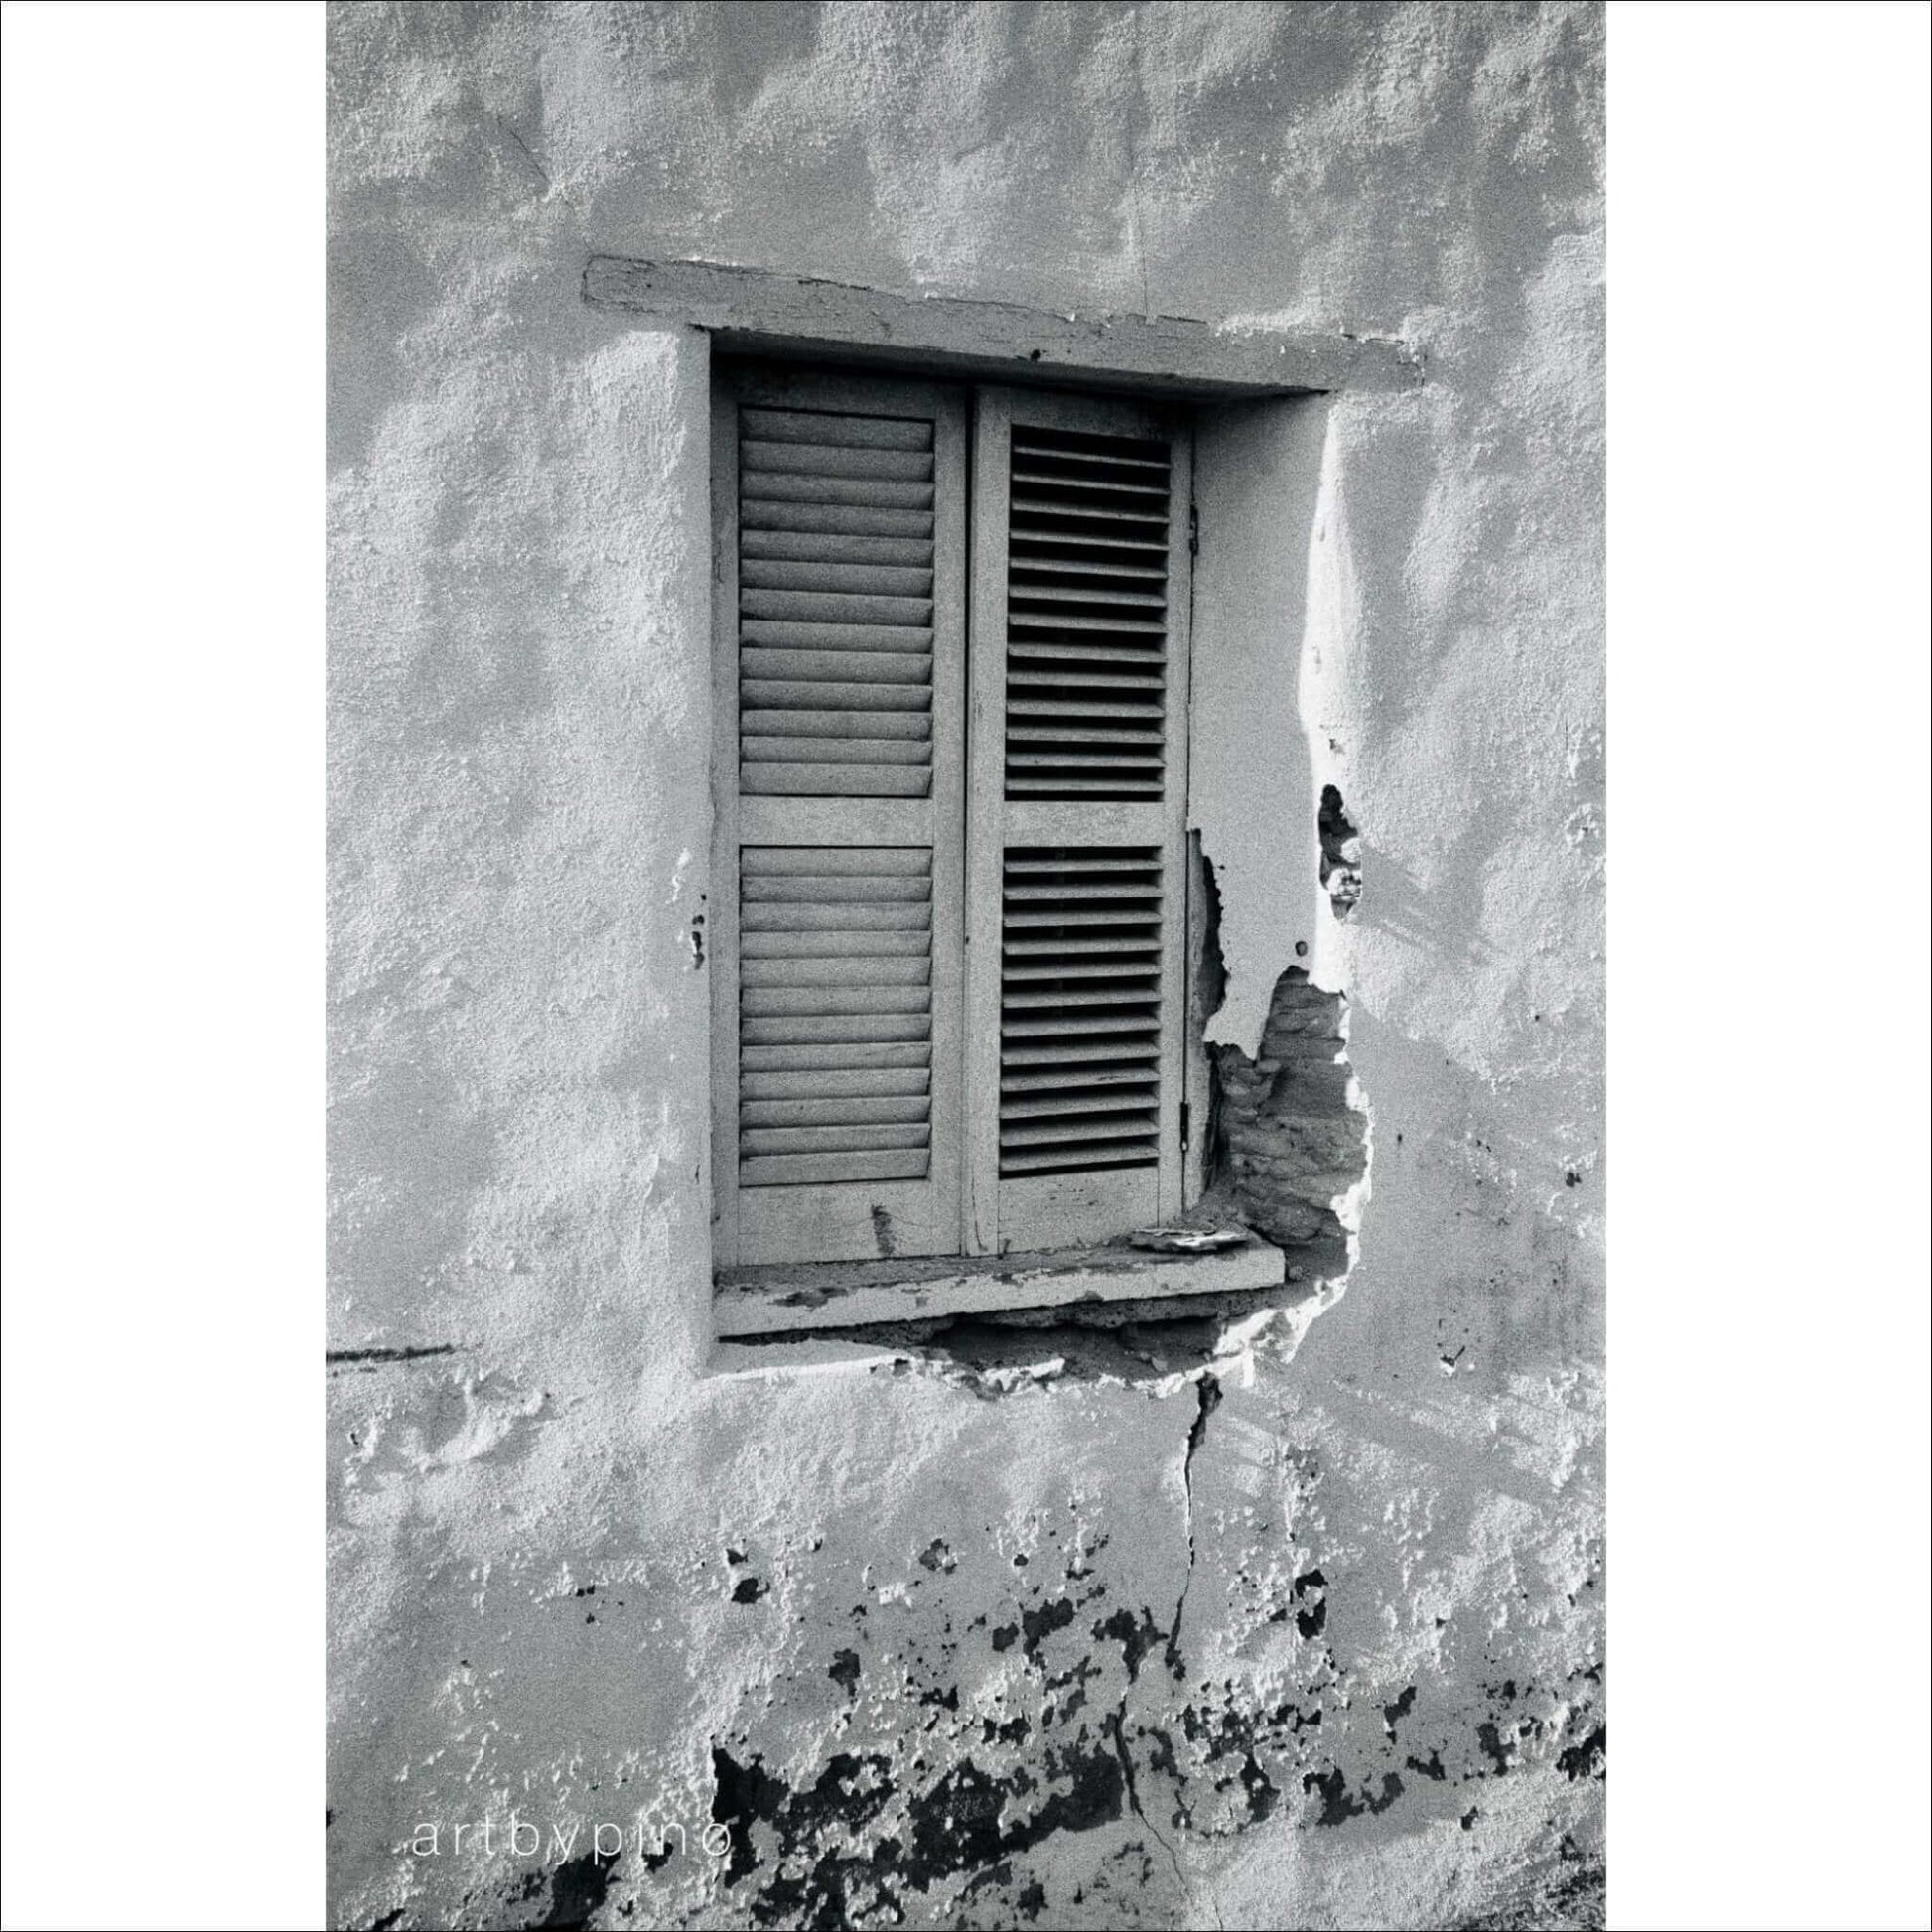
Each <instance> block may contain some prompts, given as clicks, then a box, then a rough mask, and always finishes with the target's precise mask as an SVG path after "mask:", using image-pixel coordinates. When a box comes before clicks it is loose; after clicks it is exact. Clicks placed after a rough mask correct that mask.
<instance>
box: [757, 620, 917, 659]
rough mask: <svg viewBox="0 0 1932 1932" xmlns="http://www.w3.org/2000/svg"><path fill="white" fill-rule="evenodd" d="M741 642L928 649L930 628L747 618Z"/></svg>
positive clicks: (779, 646) (782, 646) (794, 647)
mask: <svg viewBox="0 0 1932 1932" xmlns="http://www.w3.org/2000/svg"><path fill="white" fill-rule="evenodd" d="M739 641H740V643H742V644H759V645H764V646H768V647H770V648H773V649H777V650H900V651H903V650H912V651H920V650H930V649H931V648H932V631H931V628H930V626H928V625H926V624H921V623H814V622H811V621H808V620H803V619H795V618H791V619H786V618H778V619H772V618H747V619H746V620H745V621H744V623H743V624H742V625H741V626H740V629H739Z"/></svg>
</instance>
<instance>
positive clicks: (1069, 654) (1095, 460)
mask: <svg viewBox="0 0 1932 1932" xmlns="http://www.w3.org/2000/svg"><path fill="white" fill-rule="evenodd" d="M713 484H714V530H715V538H716V544H717V555H716V560H715V561H716V576H717V592H718V594H717V599H716V612H717V631H716V639H715V644H716V690H715V713H716V719H717V739H716V744H715V748H714V772H715V778H714V782H715V787H716V797H715V805H716V827H717V849H716V851H715V854H714V865H713V880H714V892H713V900H712V907H711V917H712V947H711V959H712V964H713V967H714V981H713V988H714V990H713V999H714V1010H713V1039H714V1049H713V1050H714V1068H713V1076H714V1078H713V1091H714V1097H715V1098H714V1104H715V1107H716V1114H717V1118H716V1126H715V1161H714V1177H715V1198H716V1206H717V1229H716V1238H715V1244H714V1248H715V1257H716V1260H717V1262H718V1264H719V1265H720V1266H721V1267H737V1268H744V1267H752V1266H758V1265H760V1264H773V1263H810V1262H838V1261H858V1260H877V1259H878V1258H879V1257H881V1256H904V1257H915V1256H935V1255H966V1256H971V1255H999V1254H1006V1253H1009V1252H1027V1253H1031V1252H1037V1251H1041V1250H1049V1249H1054V1248H1061V1247H1067V1246H1073V1245H1079V1244H1087V1243H1095V1242H1101V1241H1105V1240H1107V1239H1109V1238H1110V1237H1114V1236H1117V1235H1120V1234H1123V1233H1125V1232H1126V1231H1128V1230H1130V1229H1132V1228H1135V1227H1137V1226H1141V1225H1143V1224H1146V1223H1149V1222H1154V1221H1158V1220H1161V1219H1163V1218H1171V1217H1173V1216H1175V1215H1177V1214H1179V1213H1180V1212H1181V1211H1182V1208H1183V1200H1182V1186H1183V1179H1182V1176H1183V1135H1184V1132H1185V1123H1186V1120H1187V1111H1186V1108H1185V1104H1184V1103H1185V1095H1184V1093H1183V1082H1184V1079H1185V1077H1186V1068H1187V1064H1188V1058H1189V1056H1188V1052H1187V1045H1186V1040H1185V1036H1184V1025H1185V1016H1186V1012H1187V1006H1188V1001H1187V996H1186V986H1185V962H1186V954H1187V933H1188V903H1187V901H1188V892H1189V876H1188V866H1187V837H1186V821H1185V814H1186V798H1187V785H1186V759H1187V729H1186V721H1187V686H1188V623H1187V620H1188V608H1189V563H1190V558H1189V550H1190V541H1189V532H1190V521H1191V505H1192V486H1191V435H1190V431H1189V427H1188V423H1187V419H1186V416H1185V414H1184V413H1183V412H1180V411H1177V410H1164V409H1160V408H1156V407H1150V406H1146V405H1144V404H1142V403H1140V402H1138V401H1134V400H1129V399H1126V398H1121V397H1113V396H1085V395H1071V394H1062V393H1059V392H1056V391H1050V390H1046V389H1020V388H1004V387H987V386H979V387H970V388H969V387H965V386H959V385H952V384H942V383H926V382H908V381H902V380H897V379H886V378H873V377H863V376H853V377H843V376H833V375H808V374H801V373H795V372H785V371H766V370H754V369H751V368H749V367H737V368H728V369H721V372H720V376H719V380H718V390H717V402H716V409H715V441H714V452H713Z"/></svg>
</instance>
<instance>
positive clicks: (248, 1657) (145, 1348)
mask: <svg viewBox="0 0 1932 1932" xmlns="http://www.w3.org/2000/svg"><path fill="white" fill-rule="evenodd" d="M323 26H324V22H323V15H322V11H321V9H320V8H310V7H296V6H278V5H270V6H239V5H236V6H211V7H175V6H160V5H142V6H111V7H110V6H100V7H96V6H76V7H67V6H51V7H50V6H27V5H16V6H9V7H8V8H7V9H6V13H5V17H4V35H5V45H4V60H3V61H0V84H4V106H3V107H0V130H3V132H4V143H5V149H4V157H3V158H0V159H3V163H4V176H3V177H0V179H3V180H4V195H5V207H4V216H3V220H4V244H5V251H6V261H5V279H4V305H5V308H4V321H3V327H4V352H5V408H4V414H3V415H0V436H4V464H5V483H4V488H5V501H4V531H5V546H6V554H5V572H4V579H0V594H3V595H4V624H5V652H6V655H5V698H4V707H3V708H0V731H3V732H4V765H3V766H0V776H3V782H4V883H5V893H6V918H5V926H4V987H5V1001H6V1043H5V1055H4V1060H3V1061H0V1067H3V1069H4V1081H5V1128H4V1136H5V1139H4V1163H5V1181H6V1214H5V1220H4V1278H5V1292H6V1306H5V1347H4V1354H3V1355H0V1366H3V1372H4V1378H5V1390H4V1395H5V1406H4V1424H5V1443H4V1480H5V1496H4V1523H5V1533H6V1539H7V1560H6V1564H5V1569H4V1587H5V1599H4V1625H3V1626H0V1627H3V1628H4V1638H5V1650H6V1656H5V1668H6V1695H5V1701H4V1705H3V1706H0V1710H3V1711H4V1718H5V1725H6V1743H7V1755H6V1762H5V1785H4V1794H0V1820H4V1829H5V1856H4V1863H0V1871H4V1885H5V1897H4V1904H0V1916H4V1921H5V1923H6V1924H7V1925H9V1926H21V1927H30V1926H31V1927H59V1926H104V1925H137V1926H142V1927H167V1926H207V1927H221V1926H265V1927H275V1926H296V1927H306V1926H317V1925H320V1924H321V1923H322V1922H323V1917H322V1849H323V1803H324V1799H323V1776H322V1749H321V1734H322V1713H323V1665H322V1626H323V1565H322V1554H323V1544H322V1518H321V1477H322V1463H321V1453H322V1449H323V1439H322V1386H323V1376H322V1361H321V1355H322V1333H323V1329H322V1314H323V1305H322V1294H321V1288H322V1268H321V1259H322V1241H321V1205H322V1172H321V1156H322V1133H321V1127H322V1036H321V1015H322V924H321V912H322V892H321V873H320V862H321V858H322V764H321V753H322V650H321V629H322V626H321V618H322V581H323V580H322V561H323V551H322V507H323V498H322V483H323V441H322V424H323V382H322V375H323V361H322V345H323V287H322V266H323V247H322V234H321V224H322V214H323V126H322V117H323Z"/></svg>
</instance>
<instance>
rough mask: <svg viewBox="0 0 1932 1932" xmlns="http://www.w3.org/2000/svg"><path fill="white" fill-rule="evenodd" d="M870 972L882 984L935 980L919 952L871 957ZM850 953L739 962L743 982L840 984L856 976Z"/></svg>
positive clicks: (867, 970)
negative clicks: (917, 954)
mask: <svg viewBox="0 0 1932 1932" xmlns="http://www.w3.org/2000/svg"><path fill="white" fill-rule="evenodd" d="M865 971H866V976H867V977H868V978H869V979H871V980H873V981H875V982H876V983H877V984H879V985H881V986H926V985H929V984H930V983H931V980H932V965H931V962H930V961H929V960H925V959H921V958H919V957H917V956H916V955H908V954H900V955H897V956H894V957H884V958H880V957H874V958H868V959H867V960H866V964H865ZM852 972H853V966H852V960H851V957H850V956H847V957H843V958H841V957H837V956H834V957H832V958H830V959H825V958H819V959H809V958H807V959H796V958H790V959H759V958H750V959H745V960H741V961H740V962H739V971H738V983H739V984H740V985H741V986H839V985H842V984H844V982H845V981H847V980H849V979H850V978H851V977H852Z"/></svg>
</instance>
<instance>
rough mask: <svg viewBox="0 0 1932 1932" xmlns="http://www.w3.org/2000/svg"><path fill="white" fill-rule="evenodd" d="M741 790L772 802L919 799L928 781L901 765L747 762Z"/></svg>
mask: <svg viewBox="0 0 1932 1932" xmlns="http://www.w3.org/2000/svg"><path fill="white" fill-rule="evenodd" d="M743 770H744V772H745V789H746V790H747V791H758V792H759V793H762V794H763V795H764V796H766V797H774V798H823V797H826V796H828V795H835V796H838V797H841V798H923V797H924V796H925V795H926V793H927V791H928V789H929V788H930V781H929V780H928V778H927V775H926V773H925V772H924V771H923V770H921V769H915V768H914V767H912V766H910V765H902V764H829V763H828V764H781V763H771V764H759V763H756V762H751V761H748V762H747V763H746V764H745V765H744V767H743Z"/></svg>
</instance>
